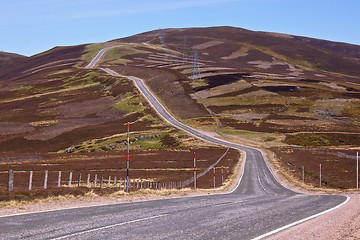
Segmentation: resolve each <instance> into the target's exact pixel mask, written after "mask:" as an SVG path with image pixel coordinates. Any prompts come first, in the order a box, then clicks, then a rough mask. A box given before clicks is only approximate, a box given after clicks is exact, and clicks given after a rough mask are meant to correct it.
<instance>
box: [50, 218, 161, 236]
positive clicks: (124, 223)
mask: <svg viewBox="0 0 360 240" xmlns="http://www.w3.org/2000/svg"><path fill="white" fill-rule="evenodd" d="M166 215H167V214H161V215H157V216H152V217H147V218H140V219H135V220H131V221H127V222H122V223H117V224H112V225H108V226H104V227H98V228H92V229H89V230H84V231H80V232H76V233H72V234H68V235H64V236H61V237H57V238H51V239H52V240H60V239H66V238H71V237H75V236H79V235H82V234H86V233H91V232H96V231H101V230H104V229H108V228H113V227H118V226H123V225H126V224H131V223H137V222H142V221H146V220H151V219H155V218H161V217H164V216H166Z"/></svg>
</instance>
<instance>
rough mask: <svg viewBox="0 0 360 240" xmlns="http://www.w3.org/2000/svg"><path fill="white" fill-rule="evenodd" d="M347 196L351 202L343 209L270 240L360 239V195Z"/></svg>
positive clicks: (288, 230)
mask: <svg viewBox="0 0 360 240" xmlns="http://www.w3.org/2000/svg"><path fill="white" fill-rule="evenodd" d="M346 196H348V197H350V200H349V201H348V202H347V204H345V205H343V206H342V207H340V208H338V209H335V210H333V211H331V212H329V213H327V214H325V215H322V216H319V217H317V218H314V219H312V220H309V221H307V222H305V223H302V224H299V225H297V226H294V227H292V228H289V229H287V230H285V231H282V232H280V233H278V234H275V235H273V236H270V237H269V238H268V239H271V240H273V239H274V240H275V239H276V240H287V239H293V240H296V239H299V240H300V239H317V240H329V239H346V240H355V239H360V205H359V202H360V194H359V193H354V194H346Z"/></svg>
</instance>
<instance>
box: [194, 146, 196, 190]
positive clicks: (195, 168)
mask: <svg viewBox="0 0 360 240" xmlns="http://www.w3.org/2000/svg"><path fill="white" fill-rule="evenodd" d="M194 191H196V152H194Z"/></svg>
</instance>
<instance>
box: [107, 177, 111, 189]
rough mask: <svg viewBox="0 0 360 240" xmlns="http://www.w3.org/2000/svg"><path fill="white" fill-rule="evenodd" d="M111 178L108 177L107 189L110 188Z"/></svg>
mask: <svg viewBox="0 0 360 240" xmlns="http://www.w3.org/2000/svg"><path fill="white" fill-rule="evenodd" d="M110 182H111V176H109V179H108V184H107V187H108V188H110Z"/></svg>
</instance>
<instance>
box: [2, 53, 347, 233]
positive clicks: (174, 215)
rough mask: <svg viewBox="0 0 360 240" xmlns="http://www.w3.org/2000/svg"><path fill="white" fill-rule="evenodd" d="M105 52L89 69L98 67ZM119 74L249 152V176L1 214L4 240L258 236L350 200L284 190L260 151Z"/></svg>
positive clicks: (166, 114)
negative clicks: (190, 189)
mask: <svg viewBox="0 0 360 240" xmlns="http://www.w3.org/2000/svg"><path fill="white" fill-rule="evenodd" d="M117 47H120V46H117ZM106 50H107V49H103V50H102V51H101V52H99V54H97V55H96V57H95V58H94V59H93V61H92V62H91V63H90V64H89V65H88V66H87V68H93V67H94V66H95V64H96V63H97V61H98V60H99V59H100V58H101V56H102V55H103V54H104V53H105V52H106ZM103 70H104V71H106V72H107V73H108V74H111V75H113V76H117V77H119V76H122V75H120V74H118V73H116V72H115V71H113V70H111V69H108V68H104V69H103ZM122 77H126V78H128V79H130V80H132V81H133V82H134V84H135V85H136V87H137V88H138V89H139V90H140V92H141V93H142V94H143V95H144V96H145V98H146V99H147V100H148V101H149V103H150V104H151V105H152V106H153V107H154V109H155V110H156V111H157V112H158V113H159V115H160V116H161V117H162V118H163V119H165V120H166V121H168V122H169V123H170V124H172V125H174V126H175V127H177V128H179V129H182V130H184V131H186V132H188V133H190V134H192V135H193V136H195V137H197V138H199V139H202V140H204V141H208V142H212V143H215V144H219V145H223V146H227V147H230V148H234V149H238V150H241V151H243V152H245V153H246V161H245V165H244V173H243V176H242V178H241V181H240V182H239V183H238V185H237V187H236V188H235V189H234V190H233V191H232V192H231V193H227V194H218V195H208V196H198V197H184V198H174V199H166V200H156V201H146V202H136V203H127V204H113V205H104V206H96V207H86V208H75V209H68V210H59V211H50V212H43V213H33V214H25V215H14V216H7V217H2V218H0V239H10V238H11V239H100V238H103V239H261V238H265V237H267V236H270V235H272V234H274V233H276V232H278V231H281V230H283V229H286V228H289V227H291V226H293V225H296V224H299V223H301V222H304V221H306V220H308V219H311V218H314V217H316V216H318V215H320V214H324V213H326V212H328V211H331V210H332V209H335V208H337V207H340V206H341V205H343V204H345V203H346V202H347V200H348V198H347V197H344V196H338V195H304V194H301V193H296V192H294V191H292V190H289V189H287V188H285V187H283V186H282V185H281V184H280V183H279V182H278V181H277V180H276V178H275V177H274V175H273V174H272V172H271V170H270V169H269V167H268V165H267V164H266V162H265V161H264V158H263V155H262V153H261V152H260V151H259V150H257V149H254V148H250V147H246V146H242V145H238V144H235V143H231V142H228V141H224V140H222V139H218V138H214V137H210V136H207V135H205V134H202V133H201V132H199V131H197V130H196V129H193V128H191V127H189V126H186V125H184V124H183V123H181V122H179V121H178V120H176V119H175V118H174V117H173V116H172V115H171V114H170V113H169V112H167V111H166V109H165V108H164V107H163V106H162V105H161V103H160V102H159V101H158V100H157V99H156V98H155V97H154V95H153V94H152V93H151V91H150V90H149V89H148V88H147V86H146V85H145V84H144V82H143V81H142V80H141V79H139V78H136V77H133V76H122ZM324 231H326V229H324Z"/></svg>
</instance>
